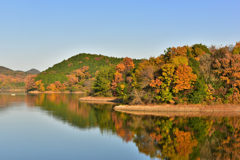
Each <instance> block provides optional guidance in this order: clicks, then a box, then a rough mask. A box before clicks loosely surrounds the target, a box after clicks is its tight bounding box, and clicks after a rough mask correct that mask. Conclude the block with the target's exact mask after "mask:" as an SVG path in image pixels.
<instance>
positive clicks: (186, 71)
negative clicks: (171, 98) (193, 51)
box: [174, 64, 197, 93]
mask: <svg viewBox="0 0 240 160" xmlns="http://www.w3.org/2000/svg"><path fill="white" fill-rule="evenodd" d="M174 79H175V84H176V86H175V87H174V92H176V93H178V91H182V90H184V89H190V88H191V84H193V83H194V81H196V79H197V75H196V74H193V73H192V68H191V67H189V66H187V65H185V64H183V65H180V66H178V67H177V69H176V72H175V77H174Z"/></svg>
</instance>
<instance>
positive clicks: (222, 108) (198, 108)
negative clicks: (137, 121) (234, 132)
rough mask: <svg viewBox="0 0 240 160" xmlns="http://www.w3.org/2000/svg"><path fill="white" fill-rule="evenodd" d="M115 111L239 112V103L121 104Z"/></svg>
mask: <svg viewBox="0 0 240 160" xmlns="http://www.w3.org/2000/svg"><path fill="white" fill-rule="evenodd" d="M114 110H115V111H120V112H143V113H144V112H145V113H146V114H147V113H148V112H173V113H174V112H176V113H177V112H179V113H180V112H183V113H191V112H195V113H225V112H239V114H240V106H239V105H230V104H226V105H223V104H222V105H199V104H192V105H191V104H189V105H171V104H165V105H119V106H115V107H114Z"/></svg>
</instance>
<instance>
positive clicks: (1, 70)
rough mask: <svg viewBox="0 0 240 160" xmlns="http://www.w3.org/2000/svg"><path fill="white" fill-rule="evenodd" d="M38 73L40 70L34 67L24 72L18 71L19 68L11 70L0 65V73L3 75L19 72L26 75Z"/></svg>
mask: <svg viewBox="0 0 240 160" xmlns="http://www.w3.org/2000/svg"><path fill="white" fill-rule="evenodd" d="M39 73H40V71H39V70H37V69H34V68H32V69H30V70H28V71H26V72H24V71H20V70H16V71H14V70H12V69H10V68H7V67H4V66H0V74H4V75H12V76H14V75H18V74H20V75H22V76H27V75H33V74H39Z"/></svg>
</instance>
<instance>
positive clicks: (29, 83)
mask: <svg viewBox="0 0 240 160" xmlns="http://www.w3.org/2000/svg"><path fill="white" fill-rule="evenodd" d="M35 77H36V75H30V76H27V79H26V86H25V90H26V91H27V92H28V91H32V90H36V89H37V85H36V83H35V79H34V78H35Z"/></svg>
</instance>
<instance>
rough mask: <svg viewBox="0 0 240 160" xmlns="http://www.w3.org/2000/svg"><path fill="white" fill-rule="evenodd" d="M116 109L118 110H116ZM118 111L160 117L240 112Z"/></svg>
mask: <svg viewBox="0 0 240 160" xmlns="http://www.w3.org/2000/svg"><path fill="white" fill-rule="evenodd" d="M116 111H118V110H116ZM119 112H122V113H126V114H132V115H136V116H161V117H203V116H205V117H233V116H240V112H166V111H162V112H158V111H157V112H156V111H124V110H120V111H119Z"/></svg>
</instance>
